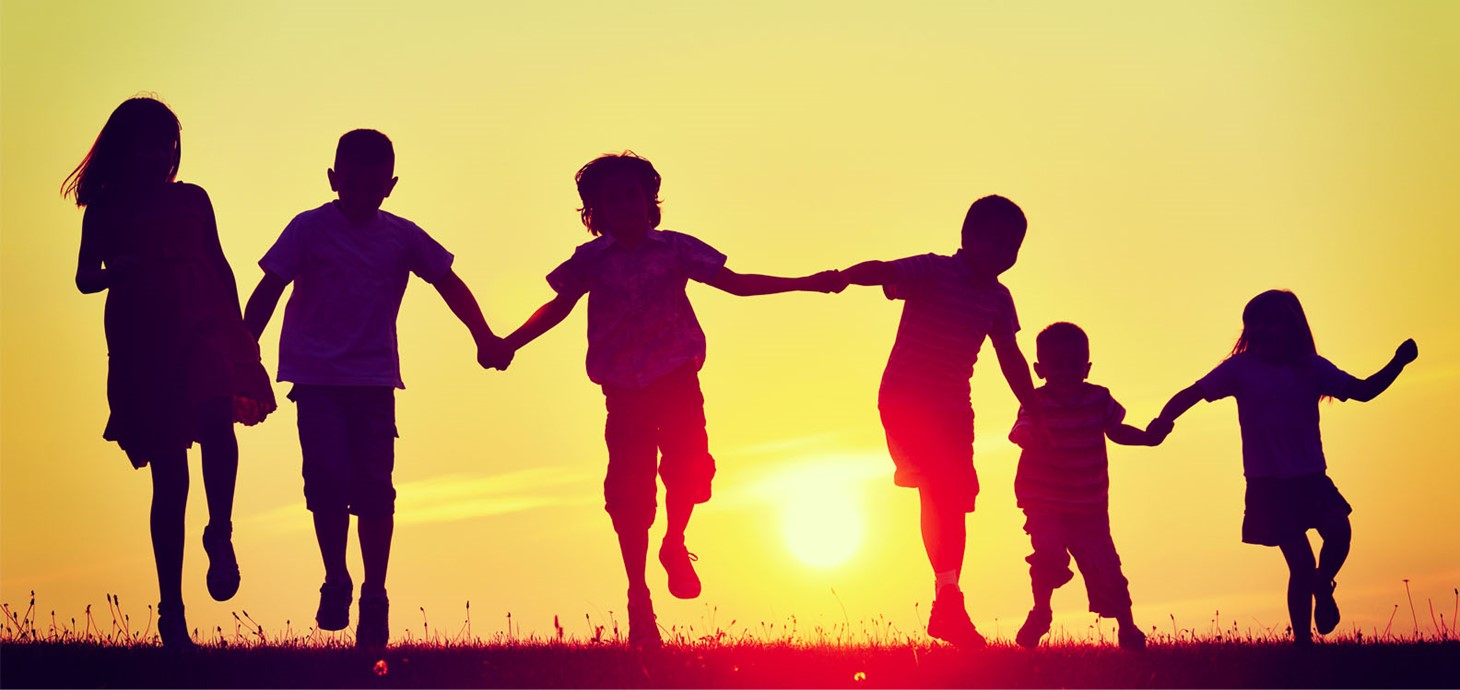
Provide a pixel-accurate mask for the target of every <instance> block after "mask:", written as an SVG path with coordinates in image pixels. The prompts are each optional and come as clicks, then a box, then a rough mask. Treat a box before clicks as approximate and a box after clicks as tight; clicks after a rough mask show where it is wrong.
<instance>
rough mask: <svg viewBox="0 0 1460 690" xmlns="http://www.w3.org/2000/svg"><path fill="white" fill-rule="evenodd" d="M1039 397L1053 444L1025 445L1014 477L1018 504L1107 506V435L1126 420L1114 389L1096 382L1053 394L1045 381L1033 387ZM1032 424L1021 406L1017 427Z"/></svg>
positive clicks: (1061, 507)
mask: <svg viewBox="0 0 1460 690" xmlns="http://www.w3.org/2000/svg"><path fill="white" fill-rule="evenodd" d="M1034 397H1035V399H1036V400H1038V401H1039V403H1040V408H1041V409H1042V410H1043V411H1044V426H1045V429H1046V430H1047V432H1048V440H1049V444H1048V445H1047V446H1045V447H1042V448H1026V449H1025V450H1024V452H1023V453H1021V454H1020V455H1019V470H1018V472H1017V473H1016V474H1015V475H1014V496H1015V498H1016V499H1017V500H1018V504H1019V507H1020V508H1030V507H1044V508H1054V509H1056V510H1105V509H1107V508H1108V507H1109V505H1110V472H1109V460H1108V457H1107V455H1106V452H1105V435H1106V433H1107V432H1109V431H1110V430H1111V429H1113V428H1115V427H1116V426H1119V425H1120V424H1121V422H1123V421H1125V408H1124V407H1121V405H1120V403H1118V402H1116V401H1115V397H1114V396H1112V395H1111V394H1110V390H1109V389H1107V388H1105V387H1103V386H1097V385H1094V384H1092V383H1084V384H1081V386H1080V387H1079V389H1077V390H1076V391H1074V392H1073V394H1072V395H1054V394H1052V393H1051V392H1050V391H1049V386H1048V385H1044V386H1040V387H1039V388H1036V389H1035V390H1034ZM1029 424H1030V420H1029V414H1028V413H1027V412H1026V411H1025V410H1024V408H1022V407H1021V408H1019V417H1018V419H1017V420H1016V421H1015V422H1014V430H1016V431H1017V430H1018V429H1020V428H1021V427H1027V426H1028V425H1029ZM1010 435H1011V436H1012V435H1013V432H1010Z"/></svg>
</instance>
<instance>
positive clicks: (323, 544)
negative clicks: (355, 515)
mask: <svg viewBox="0 0 1460 690" xmlns="http://www.w3.org/2000/svg"><path fill="white" fill-rule="evenodd" d="M314 537H315V539H316V540H318V541H319V555H320V557H321V558H322V559H323V560H324V580H325V582H329V583H336V584H340V583H345V582H349V581H350V570H349V568H348V567H346V565H345V549H346V547H347V546H348V544H349V541H350V514H349V513H347V512H345V511H343V510H341V511H323V510H319V511H315V512H314Z"/></svg>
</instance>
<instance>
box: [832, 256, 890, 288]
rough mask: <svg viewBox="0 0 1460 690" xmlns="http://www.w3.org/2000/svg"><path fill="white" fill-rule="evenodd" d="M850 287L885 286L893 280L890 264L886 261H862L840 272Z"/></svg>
mask: <svg viewBox="0 0 1460 690" xmlns="http://www.w3.org/2000/svg"><path fill="white" fill-rule="evenodd" d="M842 275H843V276H846V278H847V282H849V283H851V284H852V285H886V284H888V283H891V282H892V281H893V279H894V276H893V273H892V264H889V263H887V262H886V261H863V262H862V263H859V264H857V265H855V266H852V267H851V268H848V269H845V270H843V271H842Z"/></svg>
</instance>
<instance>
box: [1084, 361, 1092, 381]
mask: <svg viewBox="0 0 1460 690" xmlns="http://www.w3.org/2000/svg"><path fill="white" fill-rule="evenodd" d="M1090 366H1091V363H1090V362H1085V378H1087V379H1088V378H1090Z"/></svg>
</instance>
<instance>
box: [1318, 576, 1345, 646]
mask: <svg viewBox="0 0 1460 690" xmlns="http://www.w3.org/2000/svg"><path fill="white" fill-rule="evenodd" d="M1336 586H1337V583H1335V582H1334V581H1333V580H1329V581H1327V582H1319V583H1318V584H1316V585H1314V586H1313V624H1314V625H1316V626H1318V634H1319V635H1327V634H1328V633H1331V632H1333V629H1334V628H1337V627H1338V618H1339V616H1338V602H1337V601H1334V600H1333V588H1334V587H1336Z"/></svg>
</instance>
